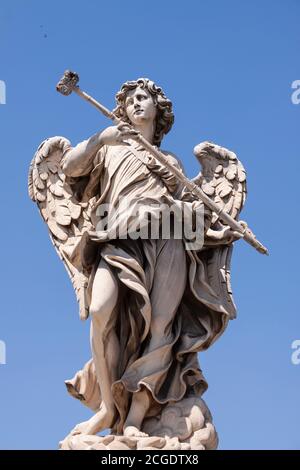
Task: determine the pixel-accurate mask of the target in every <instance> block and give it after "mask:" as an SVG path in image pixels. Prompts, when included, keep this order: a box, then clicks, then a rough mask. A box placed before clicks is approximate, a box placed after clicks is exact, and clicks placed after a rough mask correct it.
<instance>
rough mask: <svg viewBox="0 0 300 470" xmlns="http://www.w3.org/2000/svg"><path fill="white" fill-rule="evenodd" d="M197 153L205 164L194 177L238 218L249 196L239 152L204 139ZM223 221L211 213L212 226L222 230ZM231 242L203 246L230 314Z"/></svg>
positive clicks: (209, 269) (233, 311) (212, 280)
mask: <svg viewBox="0 0 300 470" xmlns="http://www.w3.org/2000/svg"><path fill="white" fill-rule="evenodd" d="M194 155H195V156H196V158H197V159H198V161H199V162H200V164H201V166H202V171H201V173H200V174H199V175H198V176H197V177H196V178H195V179H194V182H195V183H196V184H198V185H199V186H200V187H201V188H202V190H203V191H204V192H205V193H206V194H207V195H208V196H209V197H210V198H211V199H212V200H213V201H214V202H215V203H216V204H217V205H218V206H219V207H220V208H222V209H223V210H224V211H226V212H227V213H228V214H229V215H231V217H233V218H234V219H236V220H238V218H239V214H240V212H241V210H242V208H243V206H244V203H245V200H246V193H247V189H246V172H245V169H244V167H243V165H242V163H241V162H240V161H239V160H238V158H237V156H236V155H235V154H234V153H233V152H231V151H230V150H227V149H225V148H224V147H220V146H218V145H215V144H213V143H210V142H203V143H201V144H199V145H197V146H196V147H195V149H194ZM223 227H224V226H223V224H222V223H221V221H220V220H219V217H218V215H217V214H216V213H213V214H212V222H211V228H212V229H213V230H217V231H218V230H220V229H221V228H223ZM232 248H233V246H232V244H231V245H229V246H228V245H219V246H214V247H213V248H209V245H207V250H204V252H203V256H204V257H206V261H207V262H206V265H207V275H208V279H209V282H210V285H211V286H212V287H213V289H214V291H215V292H216V293H217V294H218V295H219V296H220V297H221V298H222V301H223V303H224V305H225V306H226V308H227V310H228V311H229V312H230V315H231V317H234V316H235V315H236V308H235V304H234V300H233V295H232V289H231V283H230V263H231V255H232Z"/></svg>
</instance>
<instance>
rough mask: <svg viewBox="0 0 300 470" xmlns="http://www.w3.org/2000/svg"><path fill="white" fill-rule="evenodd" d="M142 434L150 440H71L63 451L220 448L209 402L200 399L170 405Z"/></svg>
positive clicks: (110, 437) (113, 437)
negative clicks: (207, 403)
mask: <svg viewBox="0 0 300 470" xmlns="http://www.w3.org/2000/svg"><path fill="white" fill-rule="evenodd" d="M142 431H143V432H145V433H147V434H148V435H149V437H139V438H136V437H135V438H133V437H125V436H117V435H113V434H110V435H107V436H104V437H101V436H90V435H83V434H80V435H76V436H67V437H66V438H65V439H64V440H63V441H62V442H61V443H60V448H61V449H62V450H136V449H137V450H140V449H145V450H157V449H161V450H212V449H216V448H217V446H218V435H217V432H216V430H215V427H214V425H213V424H212V417H211V414H210V411H209V409H208V407H207V406H206V404H205V402H204V401H203V400H202V399H201V398H198V397H191V398H185V399H184V400H182V401H180V402H178V403H174V404H169V405H167V406H166V407H165V408H164V409H163V411H162V413H161V415H160V416H159V417H155V418H147V419H145V421H144V424H143V428H142Z"/></svg>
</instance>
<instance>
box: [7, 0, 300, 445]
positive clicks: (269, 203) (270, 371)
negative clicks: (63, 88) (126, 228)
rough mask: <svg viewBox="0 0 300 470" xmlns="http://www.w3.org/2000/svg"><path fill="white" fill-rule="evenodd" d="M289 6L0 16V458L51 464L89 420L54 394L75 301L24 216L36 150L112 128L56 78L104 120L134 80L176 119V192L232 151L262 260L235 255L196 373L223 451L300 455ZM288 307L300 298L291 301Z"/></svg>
mask: <svg viewBox="0 0 300 470" xmlns="http://www.w3.org/2000/svg"><path fill="white" fill-rule="evenodd" d="M299 15H300V2H299V0H286V1H283V0H282V1H279V0H254V1H249V0H248V1H245V2H241V1H234V0H226V1H217V0H205V1H202V0H201V1H199V0H190V1H188V0H187V1H185V2H174V1H171V0H166V1H163V2H162V1H158V0H154V1H152V2H145V1H136V0H132V1H131V2H124V1H116V0H112V1H111V2H104V1H95V0H93V1H91V0H86V1H85V2H74V1H64V2H60V1H57V0H52V1H51V2H40V1H32V0H26V1H16V0H0V80H3V81H5V83H6V92H7V95H6V104H5V105H0V155H1V185H0V191H1V209H2V214H1V221H2V222H1V223H2V226H1V235H0V236H1V262H2V269H1V315H0V340H2V341H5V343H6V348H7V363H6V364H5V365H0V448H1V449H56V448H57V445H58V442H59V441H60V440H61V439H62V438H63V437H64V436H65V435H66V434H67V433H68V432H69V431H70V429H72V427H73V426H74V425H75V424H76V423H78V422H80V421H82V420H85V419H87V418H89V417H90V416H91V413H90V411H89V410H88V409H87V408H85V407H84V406H83V405H81V404H80V403H79V402H77V401H76V400H74V399H73V398H71V397H69V395H68V394H67V392H66V390H65V386H64V380H65V379H67V378H70V377H72V376H73V374H74V372H75V371H77V370H78V369H79V368H81V366H82V365H83V364H84V363H85V361H86V360H87V359H89V357H90V349H89V322H86V323H82V322H80V320H79V317H78V307H77V303H76V300H75V295H74V293H73V288H72V286H71V283H70V281H69V278H68V275H67V274H66V272H65V268H64V266H63V264H62V263H61V261H60V260H59V259H58V257H57V255H56V253H55V251H54V249H53V247H52V245H51V243H50V240H49V237H48V234H47V227H46V225H45V224H44V223H43V222H42V220H41V218H40V215H39V213H38V211H37V208H36V207H35V205H34V204H33V203H32V202H31V201H30V200H29V198H28V195H27V172H28V166H29V163H30V161H31V158H32V156H33V154H34V152H35V150H36V149H37V147H38V145H39V144H40V142H41V141H42V140H44V139H45V138H46V137H50V136H55V135H62V136H65V137H67V138H68V139H70V140H71V141H72V142H73V143H74V144H76V143H78V142H79V141H81V140H83V139H86V138H87V137H89V136H90V135H92V134H93V133H95V132H97V131H99V130H101V129H103V128H105V127H106V126H107V125H110V123H109V122H108V121H107V120H106V119H105V118H104V117H103V116H101V115H100V114H98V113H97V111H96V110H95V109H93V108H92V107H91V106H89V105H88V104H87V103H86V102H84V101H83V100H81V99H79V97H77V96H76V95H74V96H73V95H72V96H71V97H69V98H65V97H63V96H61V95H60V94H58V93H57V92H56V90H55V85H56V83H57V81H58V80H59V78H60V77H61V75H62V73H63V72H64V70H65V69H67V68H69V69H72V70H75V71H77V72H78V73H79V75H80V84H81V87H82V88H83V89H84V90H86V91H87V92H88V93H90V94H92V95H93V96H95V97H96V98H97V99H99V100H100V101H101V102H102V103H103V104H105V105H106V106H107V107H109V108H113V107H114V95H115V93H116V92H117V91H118V90H119V88H120V85H121V84H122V83H123V82H124V81H126V80H130V79H131V80H132V79H136V78H138V77H140V76H146V77H149V78H151V79H152V80H154V81H155V82H157V83H158V84H159V85H161V86H162V87H163V89H164V91H165V93H166V94H167V96H168V97H169V98H170V99H171V100H172V101H173V103H174V110H175V119H176V121H175V125H174V127H173V129H172V131H171V132H170V134H169V135H168V136H167V137H166V138H165V141H164V144H163V148H165V149H168V150H170V151H172V152H174V153H175V154H177V155H178V156H179V157H180V158H181V159H182V160H183V163H184V165H185V168H186V171H187V174H188V176H190V177H193V176H195V175H196V174H197V173H198V171H199V166H198V162H197V161H196V159H195V158H194V156H193V154H192V149H193V147H194V146H195V145H196V144H197V143H199V142H201V141H203V140H211V141H213V142H215V143H217V144H219V145H222V146H225V147H227V148H230V149H232V150H233V151H235V152H236V153H237V155H238V156H239V158H240V159H241V161H242V162H243V164H244V166H245V168H246V170H247V173H248V192H249V194H248V200H247V204H246V207H245V209H244V211H243V214H242V219H245V220H247V222H248V224H249V225H250V227H251V228H252V229H253V231H254V232H255V233H256V235H257V237H258V238H259V239H260V240H261V241H262V242H263V243H264V244H265V245H266V246H268V248H269V251H270V257H265V256H262V255H260V254H258V253H257V252H256V251H255V250H253V249H252V248H251V247H250V246H249V245H247V244H246V243H244V242H242V241H240V242H238V243H237V244H236V246H235V250H234V256H233V262H232V285H233V290H234V297H235V301H236V304H237V307H238V318H237V320H234V321H232V322H231V323H230V324H229V327H228V329H227V331H226V332H225V334H224V335H223V337H221V338H220V339H219V340H218V341H217V342H216V343H215V345H214V346H213V347H212V348H211V349H210V350H208V351H207V352H205V353H203V354H201V356H200V362H201V366H202V369H203V371H204V374H205V376H206V378H207V380H208V382H209V390H208V391H207V393H206V394H205V396H204V398H205V400H206V402H207V404H208V406H209V408H210V410H211V412H212V414H213V417H214V422H215V425H216V428H217V430H218V433H219V437H220V448H221V449H300V433H299V422H300V403H299V394H300V365H293V364H292V361H291V355H292V352H293V350H292V348H291V344H292V342H293V341H294V340H296V339H300V321H299V317H300V312H299V248H298V247H299V229H300V224H299V170H300V165H299V149H300V141H299V123H300V105H295V104H292V101H291V94H292V91H293V90H292V89H291V84H292V82H293V81H294V80H297V79H300V68H299V66H300V58H299V42H300V28H299ZM297 292H298V294H297Z"/></svg>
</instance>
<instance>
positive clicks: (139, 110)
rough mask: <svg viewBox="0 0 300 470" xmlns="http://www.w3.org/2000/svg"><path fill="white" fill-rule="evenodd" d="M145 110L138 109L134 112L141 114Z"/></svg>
mask: <svg viewBox="0 0 300 470" xmlns="http://www.w3.org/2000/svg"><path fill="white" fill-rule="evenodd" d="M143 112H144V110H143V109H137V110H136V111H134V114H141V113H143Z"/></svg>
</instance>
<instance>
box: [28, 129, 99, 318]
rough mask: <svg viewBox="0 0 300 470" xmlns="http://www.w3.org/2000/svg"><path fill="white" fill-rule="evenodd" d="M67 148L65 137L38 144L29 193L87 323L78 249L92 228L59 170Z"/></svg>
mask: <svg viewBox="0 0 300 470" xmlns="http://www.w3.org/2000/svg"><path fill="white" fill-rule="evenodd" d="M69 147H70V142H69V141H68V140H67V139H65V138H64V137H52V138H50V139H46V140H45V141H44V142H42V143H41V145H40V146H39V148H38V150H37V152H36V153H35V155H34V157H33V160H32V162H31V164H30V169H29V176H28V191H29V196H30V198H31V199H32V201H34V202H36V204H37V206H38V208H39V210H40V213H41V216H42V218H43V220H44V221H45V222H46V224H47V225H48V228H49V235H50V238H51V241H52V243H53V245H54V247H55V249H56V251H57V253H58V255H59V257H60V258H61V260H62V261H63V263H64V265H65V268H66V270H67V272H68V274H69V276H70V278H71V281H72V283H73V287H74V289H75V293H76V297H77V300H78V302H79V310H80V318H81V319H86V318H87V317H88V307H87V301H86V287H87V283H88V273H87V272H86V271H85V269H84V268H83V267H82V265H81V261H80V256H79V250H78V249H77V248H78V246H79V243H80V240H81V238H82V234H83V232H85V231H88V230H90V229H91V227H92V225H91V221H90V209H91V206H90V203H80V202H79V201H78V200H76V198H75V196H74V190H73V188H71V186H70V184H69V182H68V181H67V179H66V176H65V174H64V173H63V171H62V169H61V160H62V157H63V153H64V151H65V150H66V149H67V148H69Z"/></svg>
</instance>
